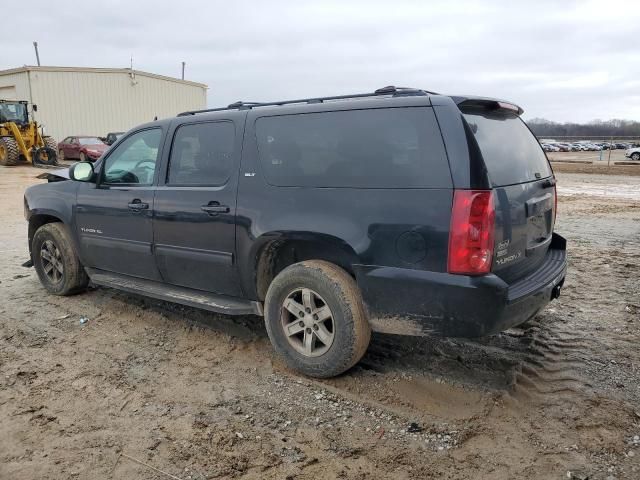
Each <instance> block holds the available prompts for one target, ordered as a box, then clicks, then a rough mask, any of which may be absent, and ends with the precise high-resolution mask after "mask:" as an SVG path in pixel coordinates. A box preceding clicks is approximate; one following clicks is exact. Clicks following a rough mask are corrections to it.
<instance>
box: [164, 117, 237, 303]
mask: <svg viewBox="0 0 640 480" xmlns="http://www.w3.org/2000/svg"><path fill="white" fill-rule="evenodd" d="M240 118H242V119H243V118H244V117H240ZM241 128H242V125H241V121H238V122H237V123H234V122H233V121H231V120H229V121H216V122H201V123H190V124H181V125H179V126H178V127H177V128H176V130H175V133H174V134H173V143H172V146H171V153H170V155H169V164H168V168H167V174H166V178H165V179H162V180H161V181H160V182H159V183H160V185H159V186H158V189H157V191H156V199H155V217H154V224H153V230H154V244H155V245H154V250H155V254H156V261H157V264H158V268H159V270H160V272H161V274H162V277H163V279H164V281H165V282H167V283H170V284H172V285H179V286H183V287H190V288H195V289H199V290H204V291H208V292H214V293H220V294H224V295H232V296H240V295H242V291H241V288H240V283H239V280H238V273H237V269H236V259H235V212H236V189H237V183H238V162H239V151H240V142H241V137H242V135H241V132H242V130H241Z"/></svg>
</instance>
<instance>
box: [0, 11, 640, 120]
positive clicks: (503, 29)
mask: <svg viewBox="0 0 640 480" xmlns="http://www.w3.org/2000/svg"><path fill="white" fill-rule="evenodd" d="M163 3H164V2H160V1H155V2H152V1H140V0H135V1H133V0H129V1H119V0H101V1H100V2H94V1H91V0H86V1H84V2H78V1H73V2H71V1H56V2H51V1H49V0H46V1H41V0H36V1H31V2H18V3H16V4H15V5H20V6H19V7H17V8H15V10H14V7H15V5H14V4H13V3H12V4H11V11H14V12H15V13H16V18H15V22H11V23H8V22H9V18H8V17H7V15H8V13H7V9H5V10H4V14H3V20H4V21H3V24H4V26H3V28H0V45H1V46H2V47H1V50H0V52H1V53H0V69H4V68H13V67H18V66H22V65H25V64H27V65H34V64H35V55H34V53H33V46H32V43H31V42H32V41H33V40H37V41H38V42H39V45H40V57H41V61H42V64H43V65H62V66H85V67H128V66H129V59H130V56H131V55H133V62H134V68H136V69H139V70H145V71H149V72H153V73H158V74H163V75H169V76H176V77H179V76H180V62H181V61H183V60H184V61H186V62H187V70H186V71H187V73H186V78H187V79H188V80H194V81H197V82H202V83H206V84H207V85H209V94H208V98H209V105H210V106H219V105H226V104H228V103H231V102H233V101H236V100H245V101H257V100H261V101H267V100H282V99H287V98H298V97H308V96H318V95H331V94H343V93H353V92H367V91H372V90H374V89H376V88H379V87H382V86H385V85H389V84H392V85H398V86H411V87H420V88H425V89H428V90H433V91H436V92H440V93H447V94H465V93H469V94H476V95H484V96H495V97H501V98H505V99H508V100H512V101H514V102H516V103H518V104H519V105H520V106H522V107H523V108H524V110H525V115H524V116H525V118H533V117H544V118H548V119H551V120H556V121H589V120H593V119H596V118H600V119H610V118H628V119H633V120H640V2H639V1H634V0H628V1H626V2H622V1H620V2H619V1H615V0H607V1H592V2H588V1H560V0H558V1H555V2H546V1H540V0H538V1H530V2H525V1H502V2H501V1H493V2H492V1H482V2H471V1H457V0H448V1H444V2H430V1H429V2H427V1H416V2H410V1H408V2H402V1H399V0H395V1H389V0H386V1H382V2H376V1H372V0H368V1H363V2H356V1H352V2H350V1H347V0H344V1H335V2H334V1H316V2H304V1H294V0H291V1H289V2H278V1H274V0H270V1H255V2H243V1H238V0H234V1H224V2H220V1H205V0H202V1H189V0H181V1H179V2H171V4H170V6H164V5H162V4H163ZM9 26H10V28H7V27H9Z"/></svg>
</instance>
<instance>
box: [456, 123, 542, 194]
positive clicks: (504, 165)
mask: <svg viewBox="0 0 640 480" xmlns="http://www.w3.org/2000/svg"><path fill="white" fill-rule="evenodd" d="M464 117H465V119H466V120H467V123H468V124H469V127H470V128H471V131H472V132H473V133H474V135H475V138H476V140H477V142H478V145H479V147H480V151H481V152H482V158H484V162H485V164H486V166H487V170H488V171H489V177H490V179H491V182H492V183H493V185H496V186H501V185H512V184H515V183H523V182H531V181H534V180H536V179H537V178H545V177H548V176H549V175H551V168H550V167H549V162H547V157H546V156H545V154H544V152H543V150H542V148H540V144H539V143H538V140H537V139H536V137H534V135H533V134H532V133H531V132H530V131H529V129H528V128H527V126H526V125H525V124H524V122H523V121H522V120H521V119H520V118H519V117H516V116H505V115H501V114H491V113H485V112H473V113H465V114H464ZM536 174H538V177H536Z"/></svg>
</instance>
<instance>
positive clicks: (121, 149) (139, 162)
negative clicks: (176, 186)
mask: <svg viewBox="0 0 640 480" xmlns="http://www.w3.org/2000/svg"><path fill="white" fill-rule="evenodd" d="M161 133H162V132H161V131H160V129H159V128H154V129H151V130H143V131H141V132H137V133H134V134H133V135H131V136H130V137H128V138H126V139H125V140H124V141H123V142H122V143H121V144H120V145H118V146H117V147H116V148H115V149H114V150H112V151H111V153H110V155H109V156H108V157H107V159H106V161H105V165H104V182H105V183H128V184H138V185H151V184H152V183H153V173H154V172H155V168H156V161H157V160H158V149H159V147H160V137H161V136H162V135H161Z"/></svg>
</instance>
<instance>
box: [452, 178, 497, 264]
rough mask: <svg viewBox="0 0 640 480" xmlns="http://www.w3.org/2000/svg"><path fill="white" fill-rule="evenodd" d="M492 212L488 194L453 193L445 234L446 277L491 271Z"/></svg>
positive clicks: (492, 206)
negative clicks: (447, 227)
mask: <svg viewBox="0 0 640 480" xmlns="http://www.w3.org/2000/svg"><path fill="white" fill-rule="evenodd" d="M494 227H495V209H494V205H493V193H492V191H491V190H456V191H455V192H454V195H453V207H452V209H451V229H450V231H449V260H448V271H449V273H457V274H465V275H482V274H485V273H489V272H490V271H491V261H492V259H493V234H494Z"/></svg>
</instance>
